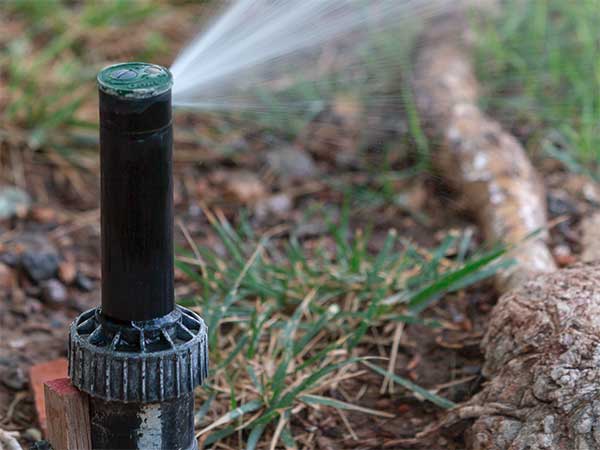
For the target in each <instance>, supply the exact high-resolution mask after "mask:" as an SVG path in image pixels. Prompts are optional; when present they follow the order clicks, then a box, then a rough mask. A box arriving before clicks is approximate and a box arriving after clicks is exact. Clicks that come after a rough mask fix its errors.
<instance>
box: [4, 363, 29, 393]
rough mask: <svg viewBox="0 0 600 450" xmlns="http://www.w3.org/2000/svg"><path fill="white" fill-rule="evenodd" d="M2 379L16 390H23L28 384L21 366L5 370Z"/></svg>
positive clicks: (6, 384)
mask: <svg viewBox="0 0 600 450" xmlns="http://www.w3.org/2000/svg"><path fill="white" fill-rule="evenodd" d="M0 381H2V383H3V384H4V385H5V386H7V387H9V388H10V389H13V390H15V391H22V390H23V389H25V387H26V386H27V377H26V376H25V372H23V369H21V368H20V367H11V368H9V369H7V370H5V371H3V372H2V375H1V376H0Z"/></svg>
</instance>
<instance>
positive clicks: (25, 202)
mask: <svg viewBox="0 0 600 450" xmlns="http://www.w3.org/2000/svg"><path fill="white" fill-rule="evenodd" d="M30 206H31V197H29V194H28V193H27V192H25V191H24V190H22V189H19V188H17V187H14V186H2V187H0V220H4V219H9V218H11V217H13V216H16V215H20V216H24V215H25V214H26V213H27V211H28V210H29V207H30Z"/></svg>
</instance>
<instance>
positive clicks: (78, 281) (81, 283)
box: [75, 272, 94, 292]
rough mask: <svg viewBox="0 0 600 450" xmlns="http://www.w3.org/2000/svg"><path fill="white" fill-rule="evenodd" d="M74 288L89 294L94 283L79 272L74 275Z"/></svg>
mask: <svg viewBox="0 0 600 450" xmlns="http://www.w3.org/2000/svg"><path fill="white" fill-rule="evenodd" d="M75 286H77V288H78V289H80V290H82V291H83V292H90V291H92V290H93V289H94V282H93V281H92V280H91V279H90V278H89V277H88V276H86V275H84V274H83V273H81V272H77V275H75Z"/></svg>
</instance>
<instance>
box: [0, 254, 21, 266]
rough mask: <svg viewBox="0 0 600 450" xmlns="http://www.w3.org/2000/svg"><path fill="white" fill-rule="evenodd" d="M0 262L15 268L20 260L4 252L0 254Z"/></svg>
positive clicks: (14, 255) (16, 256)
mask: <svg viewBox="0 0 600 450" xmlns="http://www.w3.org/2000/svg"><path fill="white" fill-rule="evenodd" d="M0 261H1V262H3V263H4V264H6V265H7V266H9V267H17V266H18V265H19V262H20V261H21V258H19V256H18V255H16V254H14V253H12V252H4V253H2V254H0Z"/></svg>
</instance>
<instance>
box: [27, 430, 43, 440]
mask: <svg viewBox="0 0 600 450" xmlns="http://www.w3.org/2000/svg"><path fill="white" fill-rule="evenodd" d="M23 437H24V438H25V439H27V440H28V441H31V442H37V441H41V440H42V432H41V431H40V430H38V429H37V428H27V429H26V430H25V433H23Z"/></svg>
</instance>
